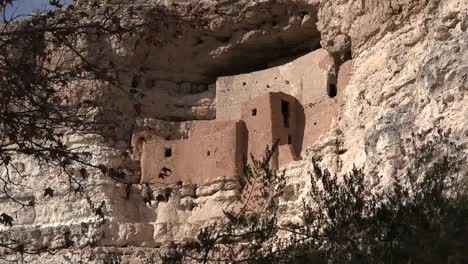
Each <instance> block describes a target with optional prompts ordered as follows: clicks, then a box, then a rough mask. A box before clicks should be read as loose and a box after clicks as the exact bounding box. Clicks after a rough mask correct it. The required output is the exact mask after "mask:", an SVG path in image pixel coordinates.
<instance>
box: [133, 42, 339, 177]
mask: <svg viewBox="0 0 468 264" xmlns="http://www.w3.org/2000/svg"><path fill="white" fill-rule="evenodd" d="M342 67H343V68H345V67H347V64H344V66H342ZM335 72H336V69H334V62H333V59H332V57H331V56H330V55H329V54H328V52H327V51H325V50H317V51H314V52H312V53H309V54H307V55H304V56H302V57H300V58H298V59H295V60H293V61H291V62H289V63H286V64H284V65H281V66H277V67H272V68H269V69H266V70H262V71H257V72H252V73H248V74H241V75H236V76H229V77H221V78H219V79H218V80H217V83H216V120H203V121H193V122H192V123H191V128H190V131H189V133H188V136H187V137H186V138H179V139H171V137H170V136H169V137H166V138H165V137H162V136H161V135H157V134H156V135H152V136H151V137H150V138H145V139H144V140H138V138H136V139H134V145H135V148H136V152H137V153H140V155H141V157H140V160H141V168H142V170H141V171H142V177H141V182H149V183H174V182H178V181H182V182H187V183H198V184H204V183H207V182H209V181H210V180H213V179H215V178H218V177H221V176H224V177H236V176H239V175H241V174H242V169H243V164H244V162H245V160H246V159H247V158H248V157H250V154H252V155H254V156H255V157H257V158H259V157H261V156H262V155H263V154H264V152H265V149H266V148H267V146H270V147H271V146H272V145H273V144H274V143H275V142H276V141H278V151H277V153H275V155H274V157H273V159H272V164H271V165H272V166H273V167H274V168H278V167H281V166H283V165H285V164H287V163H289V162H291V161H294V160H299V159H301V152H302V151H303V150H304V147H305V146H310V145H311V144H312V143H314V142H315V141H316V140H317V139H318V138H319V136H320V135H322V134H323V133H324V132H326V131H327V130H328V128H329V126H330V123H331V120H332V118H333V116H334V115H335V114H336V112H337V110H338V106H339V98H340V97H339V96H338V95H339V94H340V90H341V89H343V88H344V87H345V86H346V79H347V77H346V74H347V69H344V70H340V71H339V74H338V76H337V75H336V73H335ZM134 137H138V136H137V135H134Z"/></svg>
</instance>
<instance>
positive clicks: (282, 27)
mask: <svg viewBox="0 0 468 264" xmlns="http://www.w3.org/2000/svg"><path fill="white" fill-rule="evenodd" d="M77 2H78V5H79V6H81V8H84V9H87V8H89V7H88V4H87V1H77ZM109 2H112V1H109ZM214 2H215V1H211V0H200V1H188V0H187V1H180V0H179V1H176V0H172V1H171V0H165V1H153V0H147V1H137V4H138V3H143V4H144V6H152V5H157V4H162V5H166V6H167V7H168V8H169V9H173V10H176V11H180V12H181V13H183V12H188V11H187V10H202V11H203V12H200V13H199V14H200V15H201V14H203V18H205V19H208V20H209V21H210V23H209V24H208V27H209V28H208V30H207V31H206V32H200V31H196V30H190V29H189V28H185V29H184V30H183V31H182V34H181V35H180V36H179V37H177V38H176V37H172V35H171V36H163V38H164V40H165V43H164V44H163V45H153V46H150V45H149V44H147V43H146V44H142V43H143V42H142V41H141V39H140V38H139V37H131V38H128V40H126V41H125V42H122V43H120V42H119V43H118V42H115V43H100V44H99V45H103V50H104V51H105V55H103V56H105V58H107V59H109V60H114V61H115V63H117V64H120V67H122V68H132V69H138V70H135V72H128V73H127V74H126V75H124V76H123V77H122V80H121V82H122V83H123V84H126V85H127V87H128V88H129V89H131V88H132V81H133V80H134V78H137V82H138V83H139V84H138V85H137V86H138V87H137V88H138V89H140V90H139V91H140V92H141V93H142V94H145V95H146V96H145V99H142V100H148V101H144V102H143V105H144V106H147V107H146V108H145V107H144V108H143V113H140V114H137V113H134V112H133V111H132V107H131V105H130V103H129V102H127V101H126V100H125V99H123V97H122V95H119V94H115V93H113V94H111V93H107V91H106V89H107V88H106V87H105V86H103V85H94V86H93V87H94V88H93V89H97V90H98V92H100V93H102V94H104V95H106V96H107V97H110V98H112V99H113V100H111V101H113V104H115V105H114V106H112V107H111V106H109V105H102V108H101V110H102V109H104V110H106V109H112V111H116V108H118V111H119V112H121V113H122V115H121V116H123V120H125V122H127V123H126V125H123V126H122V127H121V128H120V130H118V129H116V131H115V133H116V134H117V136H116V137H114V138H113V139H112V142H109V139H106V138H102V137H99V136H95V135H85V136H77V135H70V136H69V144H72V145H76V146H78V145H89V146H91V148H92V151H93V152H95V153H100V154H101V155H98V156H96V157H95V159H96V160H94V162H96V163H102V164H106V165H108V166H118V165H122V164H124V165H126V166H127V167H128V168H129V172H128V175H130V176H129V177H134V178H135V182H138V177H139V168H138V166H137V165H136V164H135V162H134V161H132V160H129V159H128V158H126V157H122V155H121V153H122V150H125V149H128V147H129V146H130V142H128V141H129V140H128V138H129V134H130V133H131V132H132V131H133V130H138V129H139V131H144V129H145V127H152V128H153V130H157V131H160V133H162V134H163V133H168V134H173V135H177V137H180V138H183V137H184V135H185V134H186V133H187V130H188V129H189V127H190V120H194V119H206V120H208V119H214V118H215V109H216V105H215V98H216V94H215V89H214V86H213V85H214V84H215V82H216V78H217V77H221V76H223V75H236V74H241V73H247V72H251V71H254V70H260V69H266V68H268V67H271V66H273V65H277V64H278V63H281V62H284V61H290V60H291V57H292V58H295V57H297V56H299V55H301V54H304V53H307V52H309V51H312V50H315V49H317V48H319V47H320V45H321V46H322V47H323V48H325V49H326V50H328V51H329V52H330V53H331V54H333V56H334V57H335V61H336V63H337V66H339V64H340V63H342V62H343V61H346V60H349V59H352V62H348V63H347V64H346V65H344V66H342V68H343V69H345V70H348V69H349V70H350V76H349V82H348V85H347V87H346V89H344V90H343V91H338V92H339V93H340V92H342V93H343V94H342V96H343V97H342V101H341V108H340V110H339V112H338V114H337V115H336V116H335V118H334V119H333V121H332V124H331V127H330V129H329V131H328V132H327V133H325V134H323V135H322V136H321V137H320V138H319V140H318V141H316V142H315V143H314V144H311V145H310V146H307V147H306V150H305V152H304V153H305V154H304V159H303V160H302V161H296V162H292V163H291V164H289V165H287V166H285V167H284V168H283V169H285V171H286V175H287V177H288V181H289V184H288V186H287V190H286V192H285V196H284V199H283V200H282V205H283V206H284V214H283V220H284V222H285V224H288V223H289V222H291V223H292V222H295V221H299V215H298V210H299V208H300V207H299V206H300V201H301V199H302V197H303V196H304V191H305V189H306V188H307V181H308V174H307V173H308V170H309V167H310V160H311V159H312V158H318V159H320V160H321V161H322V164H323V165H324V166H326V167H328V168H329V169H331V170H332V171H334V172H336V173H346V172H347V171H349V170H350V168H351V167H352V166H353V165H354V164H355V165H357V166H363V167H364V168H365V170H366V172H368V173H369V175H379V176H382V177H383V179H384V183H385V181H388V180H390V178H391V177H390V176H392V175H400V174H401V172H402V171H403V170H404V168H405V166H406V165H407V164H408V163H409V162H411V160H410V157H411V155H409V154H408V152H409V151H410V149H411V144H413V142H414V139H415V138H416V137H417V138H419V139H424V138H426V137H429V136H430V135H431V134H432V133H434V132H435V131H436V130H438V129H441V130H444V131H448V130H450V131H451V137H453V138H454V139H455V140H458V141H459V142H460V143H461V144H462V146H463V147H464V149H465V150H467V149H468V122H467V121H466V120H467V118H468V66H467V65H468V48H467V47H468V32H467V28H468V3H466V1H463V0H443V1H437V0H419V1H411V0H406V1H405V0H388V1H380V0H359V1H354V0H337V1H321V0H303V1H300V0H285V1H263V0H262V1H251V0H248V1H247V0H246V1H234V2H233V1H216V4H215V3H214ZM214 6H216V8H213V7H214ZM220 10H221V11H222V14H223V15H219V14H218V13H219V11H220ZM139 12H143V11H141V10H140V11H139ZM137 13H138V12H137ZM135 19H145V17H144V16H143V15H141V16H139V17H138V18H135ZM144 34H150V35H151V32H143V33H142V36H144ZM158 34H159V33H158ZM155 35H156V33H155ZM158 36H159V35H158ZM159 37H160V36H159ZM139 41H140V42H139ZM96 45H98V44H96ZM141 69H144V70H143V71H142V70H141ZM338 82H339V80H338ZM140 84H141V85H142V86H141V87H140V86H139V85H140ZM157 99H158V100H161V101H162V102H165V104H164V105H160V104H159V105H158V102H161V101H154V102H152V101H151V100H157ZM151 105H154V107H151ZM104 110H102V111H103V112H105V111H104ZM106 111H107V110H106ZM155 119H165V120H166V121H159V120H155ZM180 120H185V121H187V122H183V123H174V121H180ZM164 131H166V132H164ZM167 131H172V132H171V133H169V132H167ZM23 168H24V171H26V172H27V173H28V174H30V177H31V182H34V178H35V176H36V175H43V174H49V175H50V176H49V177H47V181H48V182H47V183H46V182H36V183H35V186H37V189H36V190H33V191H32V192H30V193H27V194H26V193H25V194H24V195H29V196H35V197H38V198H37V202H38V205H37V206H36V207H35V208H34V209H31V210H30V211H28V212H27V213H26V214H25V213H18V214H17V215H15V214H14V207H13V205H12V204H10V203H8V202H3V200H0V203H1V205H0V206H2V207H3V208H7V209H6V210H7V211H8V210H9V209H8V208H11V210H10V213H11V214H13V215H15V216H16V217H17V218H16V219H15V221H16V223H17V224H16V225H14V226H13V227H11V228H9V227H8V228H7V227H0V236H10V237H16V238H18V239H22V240H29V241H33V243H34V244H35V245H37V246H40V245H54V244H59V243H61V241H63V240H64V239H65V237H64V233H67V232H68V231H69V235H68V236H69V237H70V238H71V239H72V240H73V241H75V244H74V246H73V247H71V248H70V249H68V250H64V251H60V252H59V253H58V254H56V255H53V256H52V255H43V256H27V257H26V258H28V261H30V262H35V263H66V262H67V261H70V262H71V263H75V262H76V261H77V260H78V259H80V258H82V259H84V260H86V262H87V263H102V260H103V259H105V258H107V257H109V256H110V255H117V256H118V257H119V258H120V259H122V261H123V262H124V263H144V262H143V261H144V259H146V258H147V256H151V255H152V254H154V253H155V252H157V251H158V248H160V247H161V248H164V247H165V246H167V245H168V244H170V243H172V242H181V241H184V240H186V239H190V238H191V237H194V236H195V235H196V234H197V232H198V231H199V228H200V227H202V226H203V225H204V224H206V223H208V222H210V221H214V220H217V219H219V218H220V217H221V216H222V209H223V208H225V207H229V206H233V205H235V203H236V199H237V195H238V193H237V190H238V188H239V186H238V184H237V182H236V181H231V180H226V179H224V178H223V177H220V178H219V179H216V180H214V181H212V182H211V183H209V184H206V185H203V186H197V185H188V184H183V185H182V186H181V187H178V188H177V190H176V191H175V193H174V194H173V196H172V197H171V198H170V199H169V201H168V202H165V203H159V204H156V203H153V204H152V205H151V206H150V205H147V204H145V203H143V201H142V199H143V197H144V196H145V195H147V193H148V191H150V192H152V193H153V195H156V196H157V195H158V194H160V193H163V192H164V189H162V188H156V187H151V186H150V187H149V189H148V187H146V186H145V185H140V184H135V185H133V186H132V187H131V194H130V197H129V199H125V196H126V187H125V186H124V185H121V184H118V183H115V182H113V181H111V180H109V179H107V178H105V177H103V176H101V174H100V172H98V171H96V172H93V173H91V175H90V179H91V180H90V183H89V185H88V186H86V187H87V188H88V189H87V190H88V194H89V196H90V197H92V198H93V201H95V202H96V203H100V202H101V201H105V203H104V206H103V208H104V212H105V215H106V221H105V222H104V221H102V220H100V219H98V218H97V217H96V216H94V214H93V213H92V211H91V210H90V209H89V206H88V205H87V203H86V201H85V200H84V199H83V198H81V197H78V196H73V195H70V194H67V192H66V190H65V189H63V190H61V189H60V188H59V187H57V194H56V195H55V197H54V198H42V190H43V189H42V187H44V186H47V185H48V184H49V183H52V184H55V185H56V186H59V184H58V183H54V181H55V180H54V172H53V171H50V172H48V171H41V170H38V169H37V168H35V167H34V166H33V163H32V161H30V160H28V159H26V158H25V159H24V160H23ZM220 176H221V175H220ZM19 196H20V198H21V195H19ZM23 198H24V197H23ZM90 245H92V246H93V247H90ZM1 254H2V251H1V249H0V255H1ZM2 261H3V260H0V263H1V262H2Z"/></svg>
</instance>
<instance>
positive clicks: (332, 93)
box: [327, 83, 338, 98]
mask: <svg viewBox="0 0 468 264" xmlns="http://www.w3.org/2000/svg"><path fill="white" fill-rule="evenodd" d="M337 93H338V91H337V89H336V84H334V83H331V84H330V85H329V86H328V91H327V94H328V97H330V98H333V97H335V96H336V94H337Z"/></svg>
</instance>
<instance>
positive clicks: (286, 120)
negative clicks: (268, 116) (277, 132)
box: [281, 100, 289, 128]
mask: <svg viewBox="0 0 468 264" xmlns="http://www.w3.org/2000/svg"><path fill="white" fill-rule="evenodd" d="M281 114H282V115H283V126H284V127H285V128H288V127H289V102H287V101H284V100H281Z"/></svg>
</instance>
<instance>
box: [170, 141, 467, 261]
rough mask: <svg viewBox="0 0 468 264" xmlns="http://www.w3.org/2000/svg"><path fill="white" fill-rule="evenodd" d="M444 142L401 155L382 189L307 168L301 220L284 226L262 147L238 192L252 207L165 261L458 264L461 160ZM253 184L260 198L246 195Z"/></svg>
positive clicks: (463, 253)
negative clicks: (398, 170) (255, 203)
mask: <svg viewBox="0 0 468 264" xmlns="http://www.w3.org/2000/svg"><path fill="white" fill-rule="evenodd" d="M446 136H447V135H442V133H438V134H437V135H435V136H434V138H433V139H431V140H428V141H426V142H425V143H423V144H420V145H418V146H417V147H415V148H414V151H412V152H409V153H408V157H409V158H410V160H412V161H413V163H412V164H410V165H409V166H408V167H407V169H406V173H405V174H404V177H400V178H398V177H396V176H395V177H394V178H393V183H392V184H391V185H390V186H388V187H386V188H384V189H383V190H382V189H378V188H376V187H375V186H380V185H375V184H374V185H373V186H374V187H372V186H370V185H369V184H368V183H367V181H366V180H367V179H368V177H369V176H368V175H365V174H364V172H363V170H362V169H358V168H354V169H353V170H352V171H351V172H350V173H348V174H346V175H344V176H342V177H337V176H336V175H332V174H331V173H330V172H329V171H328V170H326V169H322V168H320V166H319V164H318V162H317V161H313V171H311V172H310V180H311V190H310V193H309V197H307V198H308V199H307V201H304V202H303V209H302V214H303V215H302V220H303V222H302V223H301V224H299V225H298V226H294V227H290V226H288V227H285V226H282V225H281V224H280V222H279V219H278V218H279V215H278V208H279V206H278V200H279V199H280V197H281V195H282V191H283V189H284V186H285V177H284V174H281V173H280V174H277V175H278V176H277V177H271V175H274V173H272V171H271V169H270V167H269V166H268V164H269V158H268V157H271V155H270V154H269V153H270V152H269V151H270V150H268V151H267V155H266V157H265V158H264V159H263V160H259V161H253V162H252V164H253V166H252V167H247V168H246V175H247V182H246V186H245V187H244V192H247V193H249V194H250V193H257V194H258V193H260V194H262V195H261V197H262V198H263V201H261V203H260V204H261V205H262V206H260V207H258V208H254V209H253V210H252V208H251V207H249V205H248V204H247V203H248V202H246V205H245V206H244V207H242V208H241V209H239V210H237V211H230V212H226V218H227V220H226V222H225V223H217V224H214V225H212V226H209V227H207V228H206V229H204V230H202V231H201V232H200V234H199V236H198V239H197V240H196V241H194V242H193V243H190V244H189V245H186V246H184V247H183V248H181V249H180V250H179V251H177V254H176V255H177V257H174V258H167V260H168V262H173V263H180V262H183V263H186V262H199V263H312V262H313V263H468V254H467V252H468V245H467V244H466V243H465V238H466V237H468V225H467V224H468V192H467V190H468V189H467V186H466V180H465V179H464V176H466V175H463V172H464V170H465V169H466V168H465V167H466V156H465V154H464V152H463V150H462V149H461V148H460V147H458V146H457V145H456V144H453V143H452V142H451V141H449V140H447V139H446ZM273 150H274V149H273ZM374 180H375V179H374ZM259 182H260V183H261V184H258V183H259ZM253 186H256V187H253ZM258 186H261V191H260V192H259V191H255V190H254V189H256V188H258ZM264 191H267V192H268V193H267V194H266V193H264ZM244 196H246V197H251V195H244ZM260 200H261V199H260ZM260 200H259V201H260ZM249 208H250V209H249ZM311 261H312V262H311Z"/></svg>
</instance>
